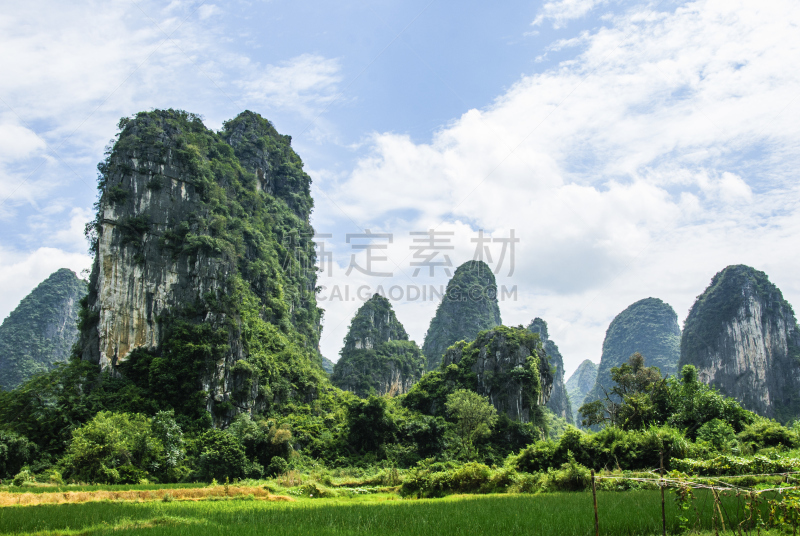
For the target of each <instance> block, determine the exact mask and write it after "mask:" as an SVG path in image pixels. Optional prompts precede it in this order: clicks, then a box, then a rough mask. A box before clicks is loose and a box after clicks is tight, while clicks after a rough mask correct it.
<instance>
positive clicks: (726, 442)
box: [697, 419, 736, 452]
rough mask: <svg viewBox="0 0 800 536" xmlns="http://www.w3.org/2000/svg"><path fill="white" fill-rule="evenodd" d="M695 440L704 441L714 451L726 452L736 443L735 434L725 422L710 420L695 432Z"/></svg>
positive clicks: (731, 427)
mask: <svg viewBox="0 0 800 536" xmlns="http://www.w3.org/2000/svg"><path fill="white" fill-rule="evenodd" d="M697 439H698V440H700V441H706V442H707V443H709V444H710V445H711V446H712V447H714V448H715V449H716V450H719V451H722V452H727V451H729V450H730V449H731V447H732V446H733V445H734V444H735V443H736V432H735V431H734V429H733V426H731V425H730V424H728V423H726V422H725V421H722V420H720V419H712V420H710V421H708V422H707V423H705V424H704V425H703V426H701V427H700V428H699V429H698V430H697Z"/></svg>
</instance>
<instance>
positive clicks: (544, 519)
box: [0, 491, 736, 536]
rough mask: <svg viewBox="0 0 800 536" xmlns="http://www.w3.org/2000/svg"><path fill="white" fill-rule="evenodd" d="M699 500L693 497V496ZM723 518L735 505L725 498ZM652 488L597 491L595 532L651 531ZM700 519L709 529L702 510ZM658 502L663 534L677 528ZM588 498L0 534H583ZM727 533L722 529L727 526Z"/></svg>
mask: <svg viewBox="0 0 800 536" xmlns="http://www.w3.org/2000/svg"><path fill="white" fill-rule="evenodd" d="M700 500H701V503H702V500H703V499H702V498H701V499H700ZM726 502H727V504H726V509H727V510H729V511H730V513H731V515H733V511H734V510H735V509H736V503H735V502H734V500H733V499H728V500H727V501H726ZM660 504H661V503H660V496H659V493H658V492H657V491H629V492H621V493H615V492H606V493H600V494H599V495H598V505H599V510H600V527H601V534H613V535H639V534H641V535H655V534H660V533H661V510H660ZM704 510H706V513H705V516H704V517H703V519H702V526H703V528H704V529H706V530H709V529H711V520H710V508H704ZM676 513H677V512H676V508H675V506H674V504H673V501H672V498H671V496H669V495H668V498H667V521H668V531H669V532H670V533H674V532H675V531H676V530H677V528H678V527H677V522H676ZM593 527H594V516H593V512H592V497H591V493H582V492H574V493H548V494H540V495H484V496H451V497H447V498H444V499H427V500H410V499H405V500H403V499H399V498H398V497H397V496H396V495H388V494H386V495H371V496H363V497H356V498H352V499H300V500H297V501H293V502H266V501H261V500H257V499H256V500H253V499H250V500H248V499H237V500H207V501H199V502H192V501H173V502H161V501H150V502H125V501H108V502H91V503H84V504H61V505H39V506H11V507H5V508H2V509H0V533H2V534H31V533H34V534H38V535H41V536H44V535H48V536H49V535H56V534H58V535H65V536H66V535H89V534H91V535H95V534H97V535H100V534H112V533H113V534H114V535H119V536H122V535H126V534H131V535H148V536H157V535H170V536H172V535H186V536H189V535H191V536H204V535H217V534H219V535H223V534H224V535H231V534H235V535H251V534H252V535H270V534H276V535H278V534H280V535H285V536H294V535H315V536H316V535H322V536H327V535H337V536H339V535H372V534H374V535H380V536H385V535H419V536H422V535H434V536H448V535H475V534H487V535H493V536H494V535H505V534H509V535H510V534H514V535H518V534H536V535H542V536H547V535H554V536H555V535H558V536H570V535H574V536H590V535H591V534H593ZM728 532H730V529H729V530H728Z"/></svg>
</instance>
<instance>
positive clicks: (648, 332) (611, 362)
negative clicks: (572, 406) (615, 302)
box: [578, 298, 681, 408]
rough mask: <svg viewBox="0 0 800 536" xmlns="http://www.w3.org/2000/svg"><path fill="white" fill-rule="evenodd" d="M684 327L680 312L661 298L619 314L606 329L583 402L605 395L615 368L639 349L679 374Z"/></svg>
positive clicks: (655, 363)
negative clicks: (591, 382) (601, 351)
mask: <svg viewBox="0 0 800 536" xmlns="http://www.w3.org/2000/svg"><path fill="white" fill-rule="evenodd" d="M680 337H681V330H680V328H679V327H678V315H677V314H675V311H674V310H673V309H672V307H671V306H670V305H669V304H668V303H665V302H663V301H661V300H659V299H658V298H645V299H643V300H639V301H637V302H636V303H633V304H632V305H630V306H628V308H627V309H625V310H624V311H622V312H621V313H620V314H618V315H617V316H616V317H615V318H614V320H612V321H611V324H610V325H609V326H608V330H606V337H605V339H604V340H603V354H602V356H601V357H600V366H599V367H598V370H597V380H596V381H595V385H594V387H593V388H592V391H591V392H590V393H589V394H588V395H587V396H586V399H585V400H584V401H582V402H581V404H579V406H578V407H579V408H580V405H582V404H583V403H585V402H591V401H592V400H597V399H600V398H603V396H604V394H603V389H605V390H606V391H611V388H612V387H613V382H612V381H611V368H612V367H618V366H620V365H622V364H623V363H626V362H627V361H628V358H629V357H630V356H631V355H633V354H634V353H635V352H639V353H640V354H642V355H643V356H644V358H645V360H646V361H647V364H648V366H656V367H658V368H659V369H660V370H661V374H662V375H664V376H668V375H671V374H675V371H676V369H677V365H678V359H679V358H680Z"/></svg>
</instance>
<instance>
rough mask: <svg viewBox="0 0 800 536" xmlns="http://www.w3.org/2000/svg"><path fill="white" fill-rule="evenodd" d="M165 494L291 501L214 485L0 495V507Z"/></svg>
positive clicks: (154, 497)
mask: <svg viewBox="0 0 800 536" xmlns="http://www.w3.org/2000/svg"><path fill="white" fill-rule="evenodd" d="M167 495H169V497H168V500H169V499H173V500H176V501H200V500H203V499H217V498H220V499H221V498H226V497H228V498H242V497H248V496H251V495H252V496H253V498H255V499H258V500H262V501H293V500H294V499H292V498H291V497H286V496H284V495H273V494H271V493H270V492H269V491H267V490H265V489H264V488H259V487H248V486H214V487H209V488H179V489H156V490H130V491H103V490H100V491H66V492H56V493H8V492H0V507H3V506H33V505H37V504H67V503H84V502H92V501H160V500H164V497H165V496H167Z"/></svg>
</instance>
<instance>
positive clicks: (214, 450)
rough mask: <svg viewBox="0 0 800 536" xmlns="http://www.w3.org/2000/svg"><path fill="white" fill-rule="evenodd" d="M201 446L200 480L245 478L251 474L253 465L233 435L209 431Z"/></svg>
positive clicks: (214, 430) (201, 440)
mask: <svg viewBox="0 0 800 536" xmlns="http://www.w3.org/2000/svg"><path fill="white" fill-rule="evenodd" d="M200 445H201V454H200V460H199V462H198V466H199V467H198V475H197V476H198V477H199V478H200V480H204V481H206V482H210V481H211V480H213V479H216V480H220V481H222V480H225V478H229V479H234V478H244V477H245V476H246V474H247V473H248V472H249V470H250V466H251V464H250V462H249V461H248V460H247V456H246V455H245V453H244V448H243V447H242V445H241V444H240V443H239V441H237V440H236V438H235V437H234V436H233V435H231V434H229V433H226V432H223V431H222V430H217V429H212V430H208V431H207V432H206V433H204V434H203V435H202V437H201V438H200Z"/></svg>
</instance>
